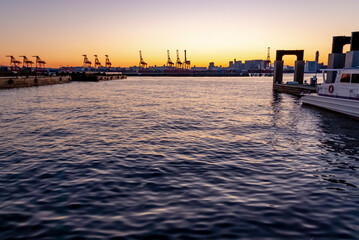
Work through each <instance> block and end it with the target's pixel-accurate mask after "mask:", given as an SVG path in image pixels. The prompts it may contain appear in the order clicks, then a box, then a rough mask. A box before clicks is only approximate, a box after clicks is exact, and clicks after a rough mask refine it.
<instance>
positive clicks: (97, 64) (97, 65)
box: [94, 55, 101, 68]
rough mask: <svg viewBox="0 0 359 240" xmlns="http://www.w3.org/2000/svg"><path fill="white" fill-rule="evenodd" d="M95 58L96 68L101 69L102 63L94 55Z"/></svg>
mask: <svg viewBox="0 0 359 240" xmlns="http://www.w3.org/2000/svg"><path fill="white" fill-rule="evenodd" d="M94 56H95V68H98V67H101V63H100V61H99V60H98V57H97V55H94Z"/></svg>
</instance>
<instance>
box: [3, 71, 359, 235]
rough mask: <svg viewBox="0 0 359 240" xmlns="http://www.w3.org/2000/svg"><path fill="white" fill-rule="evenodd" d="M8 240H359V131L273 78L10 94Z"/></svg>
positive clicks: (130, 82)
mask: <svg viewBox="0 0 359 240" xmlns="http://www.w3.org/2000/svg"><path fill="white" fill-rule="evenodd" d="M0 101H1V104H0V129H1V134H0V142H1V145H0V160H1V161H0V239H141V240H142V239H156V240H157V239H242V238H244V239H246V238H255V239H258V238H268V239H289V238H292V239H358V238H359V191H358V187H359V174H358V171H359V170H358V168H359V128H358V121H356V120H353V119H350V118H347V117H345V116H342V115H339V114H336V113H332V112H328V111H324V110H320V109H317V108H312V107H305V106H302V105H301V101H300V98H297V97H293V96H290V95H286V94H276V93H273V92H272V78H269V77H258V78H257V77H251V78H240V77H238V78H237V77H234V78H230V77H229V78H191V77H188V78H166V77H163V78H140V77H133V78H128V79H125V80H116V81H109V82H99V83H81V82H76V83H71V84H63V85H52V86H44V87H37V88H26V89H12V90H2V91H0Z"/></svg>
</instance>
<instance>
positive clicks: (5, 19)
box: [0, 0, 359, 67]
mask: <svg viewBox="0 0 359 240" xmlns="http://www.w3.org/2000/svg"><path fill="white" fill-rule="evenodd" d="M358 9H359V0H341V1H338V0H335V1H334V0H301V1H290V0H286V1H285V0H270V1H269V0H266V1H265V0H256V1H249V0H247V1H242V0H181V1H171V0H167V1H165V0H151V1H150V0H102V1H100V0H97V1H94V0H86V1H85V0H0V31H1V37H0V46H1V47H0V64H2V65H8V64H9V58H6V57H5V56H6V55H14V56H15V57H17V58H19V57H18V56H19V55H27V56H28V57H31V56H33V55H39V56H40V57H42V58H43V59H44V60H45V61H46V62H47V63H48V64H47V66H52V67H59V66H60V65H82V54H87V55H88V56H89V58H90V60H92V61H93V55H94V54H97V55H99V57H100V61H101V62H103V63H104V55H105V54H108V55H110V59H111V61H112V63H113V65H115V66H122V67H124V66H131V65H137V64H138V62H139V56H138V51H139V50H142V52H143V57H144V59H145V61H146V62H147V63H148V64H149V65H163V64H165V63H166V61H167V52H166V51H167V49H168V50H170V51H171V58H172V60H173V61H174V60H175V58H176V56H175V54H176V50H177V49H178V50H180V54H181V55H180V57H181V58H182V60H183V50H184V49H186V50H187V53H188V58H189V60H191V61H192V63H193V64H194V65H197V66H208V63H209V62H210V61H214V62H215V64H216V65H223V66H227V65H228V61H230V60H233V59H234V58H236V59H237V60H245V59H265V58H266V56H267V47H271V55H272V56H271V58H272V60H274V59H275V50H278V49H304V50H305V59H307V60H313V59H314V57H315V51H316V50H319V51H320V60H321V61H324V62H325V63H326V61H327V55H328V53H329V51H330V50H331V44H332V37H333V36H334V35H339V36H340V35H350V34H351V32H352V31H359V17H358ZM285 61H286V63H288V64H292V63H293V58H290V57H287V58H285Z"/></svg>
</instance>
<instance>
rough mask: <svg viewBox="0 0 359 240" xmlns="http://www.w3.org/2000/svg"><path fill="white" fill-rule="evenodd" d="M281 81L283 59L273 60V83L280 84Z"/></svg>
mask: <svg viewBox="0 0 359 240" xmlns="http://www.w3.org/2000/svg"><path fill="white" fill-rule="evenodd" d="M282 81H283V60H277V61H275V62H274V73H273V85H275V84H281V83H282Z"/></svg>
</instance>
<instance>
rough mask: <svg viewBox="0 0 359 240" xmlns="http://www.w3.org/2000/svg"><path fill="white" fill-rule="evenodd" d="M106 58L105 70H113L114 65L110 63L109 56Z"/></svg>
mask: <svg viewBox="0 0 359 240" xmlns="http://www.w3.org/2000/svg"><path fill="white" fill-rule="evenodd" d="M105 57H106V64H105V68H111V66H112V63H111V62H110V59H109V58H108V55H105Z"/></svg>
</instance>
